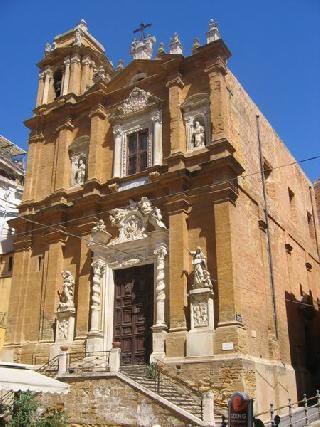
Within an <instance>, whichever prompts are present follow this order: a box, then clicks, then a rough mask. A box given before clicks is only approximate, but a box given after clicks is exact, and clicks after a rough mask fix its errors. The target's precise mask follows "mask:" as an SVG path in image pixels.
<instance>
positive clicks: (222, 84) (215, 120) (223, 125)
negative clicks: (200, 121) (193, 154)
mask: <svg viewBox="0 0 320 427" xmlns="http://www.w3.org/2000/svg"><path fill="white" fill-rule="evenodd" d="M205 71H206V72H207V74H208V78H209V87H210V112H211V131H212V135H211V141H212V142H215V141H218V140H221V139H227V140H230V129H229V125H230V119H229V95H228V91H227V86H226V79H225V76H226V74H227V66H226V62H225V60H224V59H223V58H222V57H218V58H215V59H214V61H212V62H210V63H208V64H207V66H206V69H205Z"/></svg>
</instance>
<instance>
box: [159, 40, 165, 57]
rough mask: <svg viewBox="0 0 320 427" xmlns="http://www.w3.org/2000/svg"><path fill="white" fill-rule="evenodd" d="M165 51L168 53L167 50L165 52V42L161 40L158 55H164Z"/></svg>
mask: <svg viewBox="0 0 320 427" xmlns="http://www.w3.org/2000/svg"><path fill="white" fill-rule="evenodd" d="M164 53H166V52H165V50H164V43H163V42H161V43H160V45H159V49H158V52H157V56H161V55H163V54H164Z"/></svg>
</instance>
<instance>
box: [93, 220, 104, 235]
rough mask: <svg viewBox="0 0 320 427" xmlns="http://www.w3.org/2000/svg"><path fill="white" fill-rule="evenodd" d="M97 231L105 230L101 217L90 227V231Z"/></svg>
mask: <svg viewBox="0 0 320 427" xmlns="http://www.w3.org/2000/svg"><path fill="white" fill-rule="evenodd" d="M98 231H102V232H104V231H106V225H105V223H104V221H103V219H99V221H98V222H97V223H96V225H95V226H94V227H93V228H92V233H97V232H98Z"/></svg>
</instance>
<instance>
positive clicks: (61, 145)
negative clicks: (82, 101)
mask: <svg viewBox="0 0 320 427" xmlns="http://www.w3.org/2000/svg"><path fill="white" fill-rule="evenodd" d="M73 129H74V126H73V124H72V123H71V120H70V119H69V120H67V121H66V122H65V123H63V124H62V125H61V126H60V127H58V129H57V130H58V138H57V141H56V144H57V149H56V165H57V167H56V175H55V186H54V191H57V190H65V189H67V188H68V187H70V171H71V165H70V159H69V152H68V149H69V145H70V144H71V142H72V137H73Z"/></svg>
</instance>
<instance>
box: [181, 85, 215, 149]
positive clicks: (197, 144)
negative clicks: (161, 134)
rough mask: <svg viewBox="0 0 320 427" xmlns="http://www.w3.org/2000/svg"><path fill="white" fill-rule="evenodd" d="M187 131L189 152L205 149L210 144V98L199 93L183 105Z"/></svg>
mask: <svg viewBox="0 0 320 427" xmlns="http://www.w3.org/2000/svg"><path fill="white" fill-rule="evenodd" d="M181 109H182V111H183V119H184V123H185V129H186V145H187V151H194V150H198V149H201V148H204V147H205V146H207V145H208V144H209V143H210V135H211V133H210V104H209V96H208V95H207V94H205V93H198V94H195V95H192V96H190V97H189V98H187V99H186V101H185V102H184V103H183V104H182V106H181Z"/></svg>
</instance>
